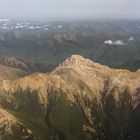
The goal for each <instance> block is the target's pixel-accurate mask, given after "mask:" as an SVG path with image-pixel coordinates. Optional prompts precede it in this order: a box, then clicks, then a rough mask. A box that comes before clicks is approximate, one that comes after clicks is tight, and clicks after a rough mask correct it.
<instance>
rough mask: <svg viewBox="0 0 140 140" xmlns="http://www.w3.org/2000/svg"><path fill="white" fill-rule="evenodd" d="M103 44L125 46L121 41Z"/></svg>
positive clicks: (110, 41) (107, 41) (109, 41)
mask: <svg viewBox="0 0 140 140" xmlns="http://www.w3.org/2000/svg"><path fill="white" fill-rule="evenodd" d="M104 44H107V45H116V46H122V45H125V43H124V42H123V41H121V40H116V41H112V40H106V41H105V42H104Z"/></svg>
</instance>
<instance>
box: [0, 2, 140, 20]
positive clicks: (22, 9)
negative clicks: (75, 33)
mask: <svg viewBox="0 0 140 140" xmlns="http://www.w3.org/2000/svg"><path fill="white" fill-rule="evenodd" d="M0 18H10V19H16V18H21V19H23V18H27V19H30V18H31V19H38V18H40V19H42V18H48V19H59V18H60V19H70V18H82V19H83V18H140V2H139V1H138V0H133V1H132V0H117V1H115V0H108V1H105V2H103V1H101V0H94V1H93V0H83V1H80V0H71V1H66V0H59V1H55V0H36V1H33V0H30V1H29V0H24V1H19V0H13V1H10V0H5V1H2V0H0Z"/></svg>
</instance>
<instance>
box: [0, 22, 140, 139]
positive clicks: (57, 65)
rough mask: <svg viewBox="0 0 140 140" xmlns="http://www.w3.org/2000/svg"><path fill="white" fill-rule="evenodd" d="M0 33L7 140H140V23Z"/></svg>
mask: <svg viewBox="0 0 140 140" xmlns="http://www.w3.org/2000/svg"><path fill="white" fill-rule="evenodd" d="M0 27H1V28H0V139H2V140H139V139H140V70H139V69H140V31H139V30H140V21H139V20H117V21H116V20H96V21H73V22H72V21H71V22H52V23H45V22H39V23H38V22H25V21H9V20H6V21H1V22H0ZM72 54H76V55H72ZM124 68H125V69H124ZM126 68H127V69H126Z"/></svg>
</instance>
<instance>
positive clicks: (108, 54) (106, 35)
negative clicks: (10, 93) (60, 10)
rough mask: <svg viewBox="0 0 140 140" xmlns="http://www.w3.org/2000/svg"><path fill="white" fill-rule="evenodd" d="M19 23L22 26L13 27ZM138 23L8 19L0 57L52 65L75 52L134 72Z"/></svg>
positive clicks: (138, 43)
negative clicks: (36, 21)
mask: <svg viewBox="0 0 140 140" xmlns="http://www.w3.org/2000/svg"><path fill="white" fill-rule="evenodd" d="M21 25H23V26H24V27H23V28H18V29H17V28H15V27H16V26H21ZM139 25H140V21H139V20H136V21H135V20H117V21H116V20H95V21H79V22H78V21H75V22H74V21H73V22H62V23H61V22H51V23H41V22H40V23H34V22H31V23H25V22H19V21H18V22H11V21H10V22H9V23H8V25H7V26H8V27H7V26H6V27H7V28H9V26H10V29H0V33H1V34H0V56H11V57H15V58H20V59H24V60H28V61H30V62H32V63H47V64H48V65H49V67H50V65H51V66H52V67H53V68H54V67H55V66H57V65H58V64H59V63H62V62H63V61H64V60H65V59H66V58H67V57H69V56H70V55H72V54H79V55H82V56H84V57H86V58H89V59H91V60H93V61H96V62H99V63H101V64H104V65H108V66H110V67H112V68H127V69H129V70H132V71H136V70H137V69H139V68H140V65H139V63H137V62H139V61H140V47H139V46H140V33H139ZM1 26H2V27H3V24H0V27H1ZM11 27H13V28H11ZM29 27H33V28H34V29H29ZM60 27H61V28H60ZM46 28H47V30H45V29H46ZM108 41H109V42H108ZM132 61H133V63H132ZM136 63H137V64H136Z"/></svg>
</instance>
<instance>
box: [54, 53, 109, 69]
mask: <svg viewBox="0 0 140 140" xmlns="http://www.w3.org/2000/svg"><path fill="white" fill-rule="evenodd" d="M63 68H77V69H81V70H85V69H88V70H93V69H94V68H98V69H104V68H106V69H109V67H107V66H104V65H101V64H99V63H96V62H94V61H91V60H89V59H87V58H84V57H83V56H80V55H71V56H70V57H68V58H67V59H66V60H65V61H64V62H63V63H62V64H60V65H59V66H58V67H57V68H56V69H55V71H58V70H61V69H63Z"/></svg>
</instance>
